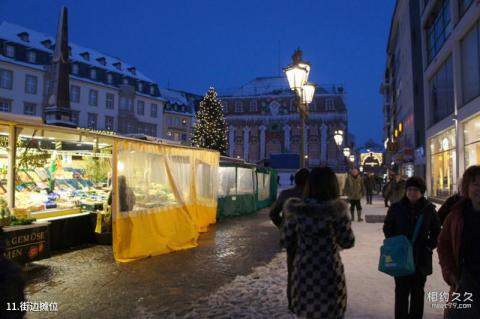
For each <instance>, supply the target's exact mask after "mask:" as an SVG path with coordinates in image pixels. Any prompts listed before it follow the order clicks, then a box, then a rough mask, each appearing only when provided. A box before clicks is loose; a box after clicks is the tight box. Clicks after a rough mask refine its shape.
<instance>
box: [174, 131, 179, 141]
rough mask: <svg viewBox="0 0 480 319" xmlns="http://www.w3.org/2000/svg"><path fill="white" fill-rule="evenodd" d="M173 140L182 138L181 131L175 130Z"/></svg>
mask: <svg viewBox="0 0 480 319" xmlns="http://www.w3.org/2000/svg"><path fill="white" fill-rule="evenodd" d="M173 140H174V141H179V140H180V133H178V132H173Z"/></svg>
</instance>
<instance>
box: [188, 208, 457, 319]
mask: <svg viewBox="0 0 480 319" xmlns="http://www.w3.org/2000/svg"><path fill="white" fill-rule="evenodd" d="M382 206H383V203H380V201H379V199H377V201H375V202H374V205H368V206H367V205H365V206H364V212H366V213H367V214H385V212H386V209H385V208H384V207H382ZM353 229H354V233H355V236H356V244H355V247H354V248H352V249H349V250H345V251H343V252H342V259H343V262H344V265H345V271H346V278H347V289H348V308H347V313H346V318H354V319H357V318H358V319H362V318H365V319H374V318H375V319H376V318H379V319H380V318H381V319H385V318H393V309H394V280H393V278H392V277H389V276H387V275H385V274H382V273H380V272H379V271H378V270H377V266H378V258H379V247H380V245H381V243H382V241H383V233H382V224H380V223H378V224H370V223H365V222H363V223H358V222H354V223H353ZM433 263H434V273H433V275H432V276H429V277H428V279H427V284H426V287H425V293H426V294H425V315H424V318H425V319H433V318H442V317H443V315H442V314H443V310H441V309H437V308H434V306H433V305H432V302H431V301H428V292H438V293H440V292H443V291H448V287H447V285H446V284H444V282H443V280H442V278H441V273H440V267H439V265H438V257H437V254H436V253H434V260H433ZM286 280H287V273H286V255H285V253H284V252H281V253H278V254H277V255H276V256H275V257H274V258H273V259H272V261H271V262H269V263H268V264H267V265H265V266H260V267H257V268H255V269H254V270H253V272H252V273H250V274H248V275H244V276H237V277H236V278H235V279H234V280H233V281H232V282H231V283H229V284H226V285H224V286H222V287H221V288H219V289H218V290H217V291H216V292H214V293H212V294H210V295H209V296H206V297H204V298H201V299H200V300H197V302H196V303H195V304H194V305H193V306H192V310H191V312H190V313H188V314H187V315H186V318H295V316H293V315H291V314H289V312H288V310H287V307H286V305H287V300H286V292H285V287H286ZM437 303H440V302H435V304H437Z"/></svg>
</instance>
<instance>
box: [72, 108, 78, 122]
mask: <svg viewBox="0 0 480 319" xmlns="http://www.w3.org/2000/svg"><path fill="white" fill-rule="evenodd" d="M72 122H73V123H75V124H76V125H78V112H75V111H74V112H72Z"/></svg>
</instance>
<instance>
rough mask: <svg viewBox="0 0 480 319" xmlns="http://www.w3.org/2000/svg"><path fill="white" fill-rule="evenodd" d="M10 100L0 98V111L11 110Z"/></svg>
mask: <svg viewBox="0 0 480 319" xmlns="http://www.w3.org/2000/svg"><path fill="white" fill-rule="evenodd" d="M11 111H12V101H11V100H7V99H2V98H0V112H11Z"/></svg>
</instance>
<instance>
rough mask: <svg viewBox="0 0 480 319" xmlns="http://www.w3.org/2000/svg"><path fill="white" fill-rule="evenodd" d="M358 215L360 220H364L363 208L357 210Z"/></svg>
mask: <svg viewBox="0 0 480 319" xmlns="http://www.w3.org/2000/svg"><path fill="white" fill-rule="evenodd" d="M357 216H358V221H359V222H363V218H362V211H361V210H357Z"/></svg>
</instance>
